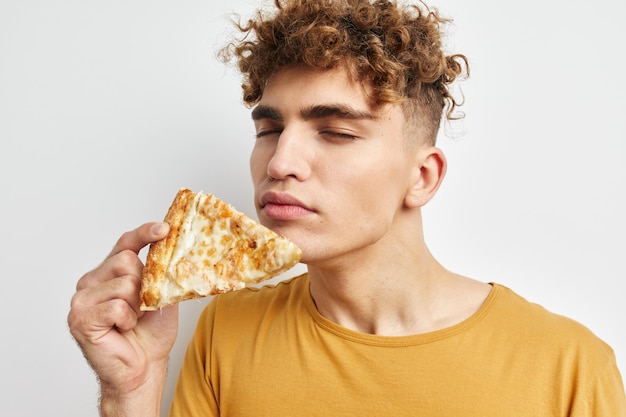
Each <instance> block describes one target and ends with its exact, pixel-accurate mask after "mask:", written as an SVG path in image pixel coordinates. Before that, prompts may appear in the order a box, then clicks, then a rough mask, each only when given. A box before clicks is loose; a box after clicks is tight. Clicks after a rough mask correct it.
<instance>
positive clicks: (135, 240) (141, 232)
mask: <svg viewBox="0 0 626 417" xmlns="http://www.w3.org/2000/svg"><path fill="white" fill-rule="evenodd" d="M168 232H169V225H168V224H167V223H163V222H151V223H145V224H143V225H141V226H139V227H138V228H136V229H134V230H131V231H129V232H126V233H124V234H123V235H122V236H121V237H120V238H119V240H118V241H117V243H116V244H115V246H113V249H112V250H111V253H110V254H109V257H110V256H113V255H115V254H117V253H120V252H122V251H125V250H131V251H133V252H135V253H139V251H140V250H141V249H143V248H144V247H145V246H146V245H148V244H150V243H153V242H156V241H158V240H161V239H163V238H164V237H165V236H167V234H168Z"/></svg>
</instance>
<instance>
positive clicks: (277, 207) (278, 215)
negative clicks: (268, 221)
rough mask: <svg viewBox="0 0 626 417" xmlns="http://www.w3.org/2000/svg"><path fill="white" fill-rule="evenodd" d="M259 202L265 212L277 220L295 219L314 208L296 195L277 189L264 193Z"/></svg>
mask: <svg viewBox="0 0 626 417" xmlns="http://www.w3.org/2000/svg"><path fill="white" fill-rule="evenodd" d="M259 203H260V205H261V210H262V211H263V213H264V214H265V215H266V216H267V217H269V218H272V219H276V220H288V219H294V218H298V217H302V216H305V215H307V214H311V213H312V212H313V209H311V208H310V207H308V206H307V205H306V204H304V203H303V202H302V201H300V200H298V199H297V198H295V197H294V196H292V195H290V194H287V193H281V192H276V191H267V192H265V193H263V194H262V195H261V197H260V199H259Z"/></svg>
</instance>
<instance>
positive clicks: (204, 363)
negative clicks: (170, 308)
mask: <svg viewBox="0 0 626 417" xmlns="http://www.w3.org/2000/svg"><path fill="white" fill-rule="evenodd" d="M215 305H216V300H215V299H213V300H211V302H210V303H209V304H208V305H207V306H206V307H205V309H204V310H203V312H202V314H201V315H200V318H199V319H198V324H197V326H196V330H195V332H194V334H193V337H192V339H191V341H190V343H189V345H188V347H187V351H186V353H185V358H184V361H183V366H182V368H181V371H180V374H179V376H178V382H177V384H176V389H175V391H174V399H173V401H172V405H171V407H170V412H169V417H189V416H207V417H211V416H219V414H220V413H219V406H218V403H217V400H216V397H215V392H214V390H213V386H212V385H211V380H210V375H209V370H210V369H211V366H210V365H211V364H210V360H211V349H210V347H211V340H212V334H213V323H214V316H215V308H216V307H215Z"/></svg>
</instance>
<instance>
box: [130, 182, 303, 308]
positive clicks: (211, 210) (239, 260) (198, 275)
mask: <svg viewBox="0 0 626 417" xmlns="http://www.w3.org/2000/svg"><path fill="white" fill-rule="evenodd" d="M164 221H165V222H166V223H168V224H169V225H170V232H169V234H168V236H167V237H166V238H164V239H162V240H160V241H158V242H155V243H153V244H152V245H150V249H149V250H148V254H147V257H146V265H145V267H144V269H143V277H142V283H141V291H140V301H141V306H140V308H141V310H144V311H147V310H157V309H160V308H162V307H165V306H168V305H170V304H174V303H177V302H180V301H184V300H190V299H196V298H200V297H205V296H209V295H215V294H219V293H223V292H226V291H233V290H238V289H241V288H244V287H246V286H248V285H251V284H256V283H259V282H262V281H265V280H268V279H270V278H272V277H274V276H276V275H278V274H280V273H282V272H285V271H287V270H288V269H290V268H291V267H293V266H294V265H295V264H297V263H298V262H299V261H300V257H301V256H302V251H301V250H300V248H298V247H297V246H296V245H295V244H294V243H292V242H291V241H289V240H287V239H286V238H284V237H282V236H280V235H278V234H277V233H275V232H273V231H272V230H270V229H268V228H266V227H265V226H263V225H261V224H260V223H258V222H256V221H254V220H252V219H251V218H250V217H248V216H246V215H245V214H243V213H240V212H238V211H236V210H235V209H234V208H233V207H231V206H230V205H229V204H227V203H225V202H224V201H222V200H220V199H218V198H217V197H215V196H213V195H212V194H204V193H194V192H192V191H191V190H189V189H187V188H181V189H180V190H179V191H178V193H177V194H176V197H175V198H174V201H173V202H172V205H171V206H170V208H169V210H168V212H167V214H166V216H165V220H164Z"/></svg>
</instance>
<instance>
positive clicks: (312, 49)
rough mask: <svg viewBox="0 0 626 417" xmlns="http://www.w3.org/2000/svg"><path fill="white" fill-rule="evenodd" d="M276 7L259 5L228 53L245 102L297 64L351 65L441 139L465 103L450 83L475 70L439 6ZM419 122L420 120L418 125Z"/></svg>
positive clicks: (358, 1) (286, 3) (285, 3)
mask: <svg viewBox="0 0 626 417" xmlns="http://www.w3.org/2000/svg"><path fill="white" fill-rule="evenodd" d="M274 4H275V6H276V10H275V12H274V13H271V14H268V13H264V12H263V11H258V12H257V13H256V15H255V18H254V19H250V20H248V21H247V22H246V23H245V24H242V23H236V27H237V28H238V30H239V31H240V32H241V33H242V38H240V39H239V40H238V41H236V42H233V43H231V44H229V45H227V46H226V47H225V48H224V49H223V50H222V51H221V53H220V55H221V57H222V59H223V60H224V61H225V62H229V61H231V60H233V59H234V60H235V61H236V63H237V65H238V67H239V70H240V71H241V73H242V75H243V78H244V79H243V85H242V89H243V100H244V102H245V103H246V104H247V105H249V106H252V105H254V104H255V103H257V102H258V101H259V100H260V99H261V97H262V95H263V89H264V87H265V85H266V83H267V81H268V79H269V78H270V76H271V75H272V74H274V73H275V72H276V71H277V70H279V69H281V68H284V67H287V66H290V65H305V66H308V67H311V68H314V69H320V70H327V69H333V68H337V67H339V66H342V65H346V64H347V66H348V67H349V68H350V69H351V70H352V71H353V72H354V75H355V77H356V79H357V80H359V81H360V82H363V83H367V84H368V86H369V87H371V91H372V93H371V99H372V101H373V103H375V104H379V105H382V104H387V103H394V104H395V103H401V104H402V106H403V110H404V112H405V117H406V119H407V121H408V123H407V125H408V126H411V128H415V127H416V126H421V127H422V128H426V132H423V133H424V134H425V136H426V137H425V140H427V141H428V142H430V143H433V144H434V142H435V138H436V135H437V130H438V129H439V123H440V121H441V117H442V113H443V111H444V108H445V107H446V106H447V111H446V113H445V116H446V118H448V119H455V118H459V117H462V116H457V115H456V114H455V109H456V107H457V106H459V105H460V104H461V103H460V102H458V101H457V100H456V99H455V98H454V97H453V95H452V94H451V92H450V90H449V85H450V84H451V83H453V82H454V81H455V79H456V78H457V77H458V76H461V75H468V74H469V66H468V62H467V58H466V57H465V56H464V55H461V54H455V55H446V54H445V53H444V52H443V46H442V37H443V36H442V31H441V26H442V25H443V24H446V23H448V22H449V19H446V18H443V17H441V16H440V15H439V13H438V11H437V10H436V9H431V8H429V7H428V6H426V5H424V4H423V3H420V4H419V5H399V4H398V3H397V2H396V1H394V0H375V1H371V0H274ZM416 123H417V124H416Z"/></svg>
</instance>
